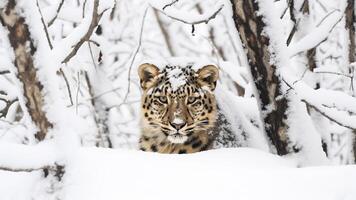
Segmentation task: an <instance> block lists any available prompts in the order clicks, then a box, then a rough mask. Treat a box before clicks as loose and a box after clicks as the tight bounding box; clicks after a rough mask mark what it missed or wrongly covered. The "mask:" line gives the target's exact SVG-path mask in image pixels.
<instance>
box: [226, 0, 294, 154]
mask: <svg viewBox="0 0 356 200" xmlns="http://www.w3.org/2000/svg"><path fill="white" fill-rule="evenodd" d="M231 3H232V5H233V13H234V14H233V15H234V16H233V17H234V20H235V26H236V28H237V30H238V32H239V34H240V38H241V41H242V43H243V45H244V46H245V48H246V49H247V57H248V60H249V65H250V70H251V73H252V76H253V79H254V83H255V85H256V88H257V90H258V92H259V96H258V97H256V98H257V99H258V100H259V102H260V107H261V110H262V113H263V121H264V124H265V125H264V128H265V131H266V134H267V136H268V137H269V139H270V140H271V142H272V144H273V145H274V146H275V148H276V150H277V153H278V154H279V155H285V154H287V153H288V152H289V150H288V137H287V129H288V125H287V124H286V122H285V120H286V118H287V116H286V110H287V108H288V101H287V99H286V97H284V96H283V95H282V91H281V89H280V86H281V79H280V77H278V75H277V73H276V66H275V65H273V64H270V55H271V52H269V49H268V46H269V38H268V37H267V36H266V34H264V33H263V34H262V31H263V29H264V27H265V23H264V22H263V20H262V16H260V15H257V12H258V10H259V7H258V3H257V2H256V1H255V0H231ZM277 97H278V98H277ZM271 108H273V109H271Z"/></svg>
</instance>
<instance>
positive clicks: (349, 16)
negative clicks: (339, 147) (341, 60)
mask: <svg viewBox="0 0 356 200" xmlns="http://www.w3.org/2000/svg"><path fill="white" fill-rule="evenodd" d="M354 8H355V0H347V7H346V10H345V15H346V23H345V26H346V27H345V28H346V30H347V31H348V34H349V42H350V43H349V55H348V58H349V64H351V63H354V62H355V61H356V55H355V51H356V46H355V26H354V23H355V9H354ZM349 69H350V73H353V71H352V67H351V66H350V67H349ZM353 132H354V141H353V152H354V162H355V163H356V131H353Z"/></svg>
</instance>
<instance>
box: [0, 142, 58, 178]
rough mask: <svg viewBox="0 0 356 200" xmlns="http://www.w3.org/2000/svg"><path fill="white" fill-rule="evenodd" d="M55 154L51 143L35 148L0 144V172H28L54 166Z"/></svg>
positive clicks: (40, 144)
mask: <svg viewBox="0 0 356 200" xmlns="http://www.w3.org/2000/svg"><path fill="white" fill-rule="evenodd" d="M56 161H57V154H56V152H55V150H54V145H53V143H50V142H43V143H39V144H38V145H35V146H30V145H22V144H13V143H3V142H2V143H0V170H7V171H14V172H21V171H22V172H30V171H35V170H41V169H48V168H51V167H54V166H56V165H57V164H56Z"/></svg>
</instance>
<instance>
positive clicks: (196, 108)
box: [139, 65, 218, 154]
mask: <svg viewBox="0 0 356 200" xmlns="http://www.w3.org/2000/svg"><path fill="white" fill-rule="evenodd" d="M213 67H214V68H212V67H211V65H210V67H205V69H204V68H202V69H201V70H199V71H195V70H193V69H192V66H185V67H180V66H166V67H165V68H164V69H163V70H162V71H159V72H158V71H156V70H158V68H157V69H155V68H153V69H152V66H151V68H150V66H148V67H147V66H146V67H141V68H142V69H139V70H141V72H139V74H142V75H141V77H140V78H141V86H142V87H143V94H142V102H141V113H142V120H141V137H140V141H139V146H140V149H141V150H143V151H150V152H159V153H178V154H182V153H194V152H199V151H204V150H208V149H210V148H212V144H213V141H214V138H215V136H216V134H215V133H214V131H213V130H214V126H215V122H216V116H217V106H216V100H215V96H214V93H213V92H212V91H213V90H214V89H215V86H216V80H217V76H218V74H217V73H218V71H217V68H216V67H215V66H213ZM147 68H150V69H147ZM152 71H153V72H156V73H152ZM146 82H150V83H151V84H150V86H149V87H144V84H145V83H146Z"/></svg>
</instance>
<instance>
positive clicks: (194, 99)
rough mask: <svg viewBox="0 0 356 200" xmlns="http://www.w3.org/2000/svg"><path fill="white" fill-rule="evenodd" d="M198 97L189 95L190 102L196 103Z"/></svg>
mask: <svg viewBox="0 0 356 200" xmlns="http://www.w3.org/2000/svg"><path fill="white" fill-rule="evenodd" d="M197 99H198V98H197V97H188V104H192V103H194V102H195V101H196V100H197Z"/></svg>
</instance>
